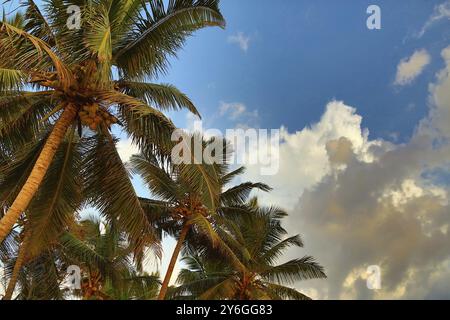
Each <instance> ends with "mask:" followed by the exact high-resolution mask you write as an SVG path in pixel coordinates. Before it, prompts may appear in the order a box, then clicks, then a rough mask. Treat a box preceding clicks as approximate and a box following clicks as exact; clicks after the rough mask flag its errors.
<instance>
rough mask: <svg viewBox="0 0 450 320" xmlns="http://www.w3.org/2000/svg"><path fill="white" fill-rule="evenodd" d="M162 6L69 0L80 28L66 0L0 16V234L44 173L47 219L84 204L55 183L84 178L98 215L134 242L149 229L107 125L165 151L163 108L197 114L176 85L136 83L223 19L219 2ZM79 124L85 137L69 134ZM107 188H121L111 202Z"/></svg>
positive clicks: (178, 1)
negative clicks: (0, 211) (72, 25)
mask: <svg viewBox="0 0 450 320" xmlns="http://www.w3.org/2000/svg"><path fill="white" fill-rule="evenodd" d="M164 3H165V2H164V1H162V0H151V1H141V0H138V1H125V0H109V1H75V2H71V4H76V5H79V6H80V8H81V12H82V28H80V29H79V30H69V29H67V26H66V22H67V20H68V18H69V15H68V13H67V11H66V7H67V5H68V3H67V2H65V1H59V0H49V1H46V6H45V9H44V11H40V9H39V8H38V6H36V4H35V3H34V2H33V1H31V0H30V1H24V2H23V6H24V13H23V14H17V15H16V16H15V17H14V18H13V19H10V20H6V19H3V21H2V22H1V23H0V30H1V33H0V44H1V45H0V61H1V62H0V79H1V80H2V81H1V88H0V106H1V108H0V119H1V127H0V145H1V148H2V151H4V154H6V155H7V157H6V158H4V159H2V160H3V161H2V166H3V167H2V169H3V170H2V175H1V176H0V183H2V184H3V185H2V188H1V190H2V191H3V190H7V189H6V187H4V186H5V183H7V182H8V181H11V179H16V178H18V179H17V180H16V181H15V188H13V189H14V192H9V193H8V194H5V195H3V196H2V198H1V199H0V200H1V202H2V206H4V207H7V208H8V210H7V212H6V213H5V215H4V217H3V218H2V219H1V221H0V241H3V240H4V239H5V237H6V235H7V234H8V233H9V232H10V231H11V228H12V227H13V225H14V224H15V223H16V222H17V220H18V218H19V217H20V215H21V214H22V213H23V212H24V211H25V210H26V209H27V208H29V206H30V203H31V202H32V201H33V199H36V195H37V194H38V192H41V190H40V188H39V187H40V186H41V184H42V183H43V181H44V178H48V177H49V174H51V173H54V177H53V178H55V179H50V178H48V179H47V180H49V181H48V182H49V183H50V180H51V181H56V182H57V183H56V185H55V186H54V188H45V191H42V192H45V193H46V194H45V198H47V199H48V198H54V199H55V201H54V202H55V203H54V205H52V206H50V209H48V208H47V210H44V211H47V214H48V216H51V217H52V219H55V220H57V219H59V220H60V221H59V222H63V221H64V218H62V217H61V216H59V217H58V214H57V213H58V211H72V212H73V210H67V209H69V208H68V207H76V206H77V202H81V199H67V198H66V199H61V197H60V195H61V196H62V198H64V197H72V196H71V195H69V194H71V192H69V191H71V190H64V191H65V192H61V191H62V190H61V189H62V188H66V187H67V188H69V189H70V186H72V185H74V184H78V183H84V184H85V186H86V187H85V190H87V193H86V194H85V195H86V197H85V199H86V198H87V199H90V202H91V203H93V204H94V206H96V207H97V208H99V209H100V211H101V212H102V213H103V214H104V215H109V216H111V215H119V223H120V225H121V227H123V228H124V229H125V230H126V231H127V232H128V234H129V236H130V238H131V239H134V240H136V239H138V238H139V237H141V236H142V234H143V233H147V232H150V231H151V230H149V228H150V227H149V226H148V225H147V224H146V220H145V219H144V214H143V212H142V209H141V208H140V205H139V201H138V199H137V197H136V196H135V193H134V191H133V190H132V187H131V183H130V182H129V181H128V177H127V173H126V170H125V169H124V168H123V165H122V164H121V161H120V158H119V157H118V154H117V151H116V149H115V146H114V142H115V140H114V139H113V138H112V137H111V135H110V127H111V125H114V124H116V123H117V124H119V125H120V126H121V127H122V129H123V130H125V131H126V132H127V133H128V134H129V135H130V136H131V137H132V138H133V140H134V141H135V142H136V143H137V144H138V145H139V146H141V147H142V148H152V147H153V146H154V145H155V144H158V145H160V146H161V148H163V145H164V143H165V142H167V141H168V138H169V137H170V133H171V131H172V130H173V129H174V126H173V124H172V123H171V122H170V120H169V119H167V118H166V117H165V116H164V114H163V113H162V112H161V110H168V109H179V108H187V109H189V110H191V111H192V112H194V113H197V111H196V109H195V107H194V105H193V104H192V102H191V101H190V100H189V99H188V98H187V97H186V96H185V95H184V94H182V93H181V92H179V91H178V90H177V89H176V88H174V87H173V86H170V85H157V84H151V83H145V82H142V80H145V79H147V78H151V77H152V76H156V75H158V74H159V73H161V72H164V71H165V69H166V67H167V64H168V57H169V56H171V55H175V54H176V51H177V50H178V49H179V48H180V47H181V46H182V44H183V43H184V41H185V39H186V37H187V36H189V35H190V34H191V33H192V32H193V31H195V30H197V29H199V28H202V27H205V26H223V25H224V20H223V18H222V16H221V14H220V11H219V8H218V1H216V0H214V1H211V0H195V1H194V0H192V1H186V0H175V1H169V2H168V4H167V5H165V4H164ZM113 75H116V77H113ZM114 78H116V80H114ZM27 89H33V90H32V91H28V90H27ZM85 129H88V132H87V135H84V136H82V137H77V136H76V134H75V133H76V132H77V131H78V133H80V136H81V133H82V131H83V130H85ZM169 141H170V140H169ZM36 155H38V156H36ZM81 156H83V159H80V157H81ZM58 159H59V160H60V161H57V160H58ZM54 160H55V162H54ZM81 162H82V168H80V163H81ZM105 162H107V163H105ZM83 167H84V171H86V172H88V174H87V175H86V178H85V179H83V181H77V179H76V178H75V177H74V176H73V174H72V173H73V171H75V170H83ZM19 168H20V169H19ZM87 168H89V169H87ZM89 171H90V173H91V174H89ZM106 172H108V173H106ZM93 173H95V174H93ZM102 177H103V179H108V181H105V180H103V181H102ZM17 181H19V183H17ZM106 182H108V183H107V184H105V183H106ZM98 186H103V188H101V189H102V190H101V192H98V191H100V190H97V191H95V190H94V189H95V187H98ZM114 189H115V190H114ZM124 191H126V192H124ZM75 194H76V192H75ZM108 194H109V195H111V194H115V195H117V194H125V195H124V196H123V197H122V198H120V199H118V198H115V200H116V201H111V198H107V197H106V196H107V195H108ZM52 195H53V197H52ZM49 196H50V197H49ZM119 197H120V196H119ZM73 200H78V201H73ZM70 209H74V208H70ZM124 209H127V210H124ZM39 212H42V211H41V210H39ZM119 212H120V214H119ZM44 220H45V219H44ZM30 223H31V224H32V222H30ZM59 227H61V226H59ZM56 230H58V228H56ZM47 240H48V239H47Z"/></svg>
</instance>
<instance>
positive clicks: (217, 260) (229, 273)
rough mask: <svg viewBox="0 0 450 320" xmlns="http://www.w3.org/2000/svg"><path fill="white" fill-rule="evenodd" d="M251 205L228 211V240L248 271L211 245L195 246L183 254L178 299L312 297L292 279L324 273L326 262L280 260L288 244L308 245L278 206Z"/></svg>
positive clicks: (178, 280) (176, 294)
mask: <svg viewBox="0 0 450 320" xmlns="http://www.w3.org/2000/svg"><path fill="white" fill-rule="evenodd" d="M249 206H250V207H251V208H252V211H253V213H252V214H236V215H234V216H232V217H228V226H229V229H228V230H227V231H226V232H227V233H230V234H231V235H232V237H233V238H234V241H233V242H228V245H229V246H230V248H232V249H233V251H234V252H235V254H236V256H237V257H238V258H239V259H240V261H241V262H242V264H243V265H244V266H245V269H244V272H242V270H236V269H235V268H233V266H232V265H230V264H228V263H227V262H226V261H224V260H223V258H221V257H220V256H219V255H217V253H216V252H215V251H213V250H211V249H210V248H207V247H204V248H203V249H202V250H199V249H198V248H196V249H195V250H191V252H190V254H189V255H187V256H186V257H185V258H184V262H185V264H186V265H187V268H186V269H183V270H181V272H180V274H179V276H178V279H177V282H178V283H179V284H180V286H179V287H177V288H175V289H173V291H172V293H171V295H172V297H173V298H175V299H180V298H182V299H202V300H203V299H205V300H220V299H231V300H283V299H295V300H305V299H309V298H308V297H307V296H306V295H304V294H302V293H300V292H299V291H297V290H296V289H294V288H291V287H288V286H286V285H289V284H290V285H292V284H294V282H295V281H298V280H308V279H318V278H319V279H320V278H325V277H326V275H325V273H324V270H323V268H322V267H321V266H320V265H319V264H317V263H316V262H315V261H314V259H313V258H312V257H310V256H305V257H303V258H299V259H293V260H290V261H287V262H285V263H281V264H277V260H278V259H279V258H280V257H281V256H282V254H283V252H284V251H285V250H286V249H287V248H289V247H303V243H302V241H301V239H300V237H299V236H293V237H286V235H287V232H286V230H285V229H284V228H283V227H282V226H281V219H282V218H283V217H285V216H286V213H285V212H284V211H283V210H280V209H279V208H276V207H271V208H265V207H259V206H258V205H257V202H256V200H252V201H251V203H250V204H249Z"/></svg>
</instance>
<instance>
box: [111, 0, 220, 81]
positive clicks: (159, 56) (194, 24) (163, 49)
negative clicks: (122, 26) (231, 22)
mask: <svg viewBox="0 0 450 320" xmlns="http://www.w3.org/2000/svg"><path fill="white" fill-rule="evenodd" d="M149 5H150V10H145V11H146V17H140V18H139V19H138V20H137V21H136V22H135V24H134V26H133V28H132V29H131V31H130V32H129V33H128V34H127V35H126V37H124V39H123V41H122V43H121V44H120V45H119V46H118V47H117V49H116V50H115V51H114V53H113V56H114V59H115V61H116V63H117V67H118V68H119V70H120V71H121V73H122V74H123V75H124V76H125V77H126V78H133V77H141V76H154V75H157V74H158V73H160V72H165V70H166V67H167V64H168V62H167V59H168V57H169V56H175V55H176V51H177V50H179V49H180V48H181V47H182V46H183V44H184V42H185V40H186V38H187V37H188V36H190V35H191V34H192V33H193V32H194V31H196V30H198V29H201V28H204V27H208V26H219V27H224V25H225V21H224V18H223V17H222V15H221V13H220V10H219V1H218V0H171V1H169V3H168V6H167V8H166V6H165V5H164V1H163V0H150V1H149ZM145 9H147V8H145Z"/></svg>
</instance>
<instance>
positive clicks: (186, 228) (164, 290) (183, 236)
mask: <svg viewBox="0 0 450 320" xmlns="http://www.w3.org/2000/svg"><path fill="white" fill-rule="evenodd" d="M190 228H191V226H190V224H188V223H185V224H184V226H183V229H182V230H181V233H180V237H179V238H178V242H177V245H176V247H175V250H174V251H173V254H172V258H171V259H170V263H169V267H168V268H167V272H166V276H165V278H164V281H163V283H162V285H161V291H160V292H159V296H158V300H164V299H165V298H166V294H167V289H168V288H169V282H170V278H171V277H172V273H173V269H174V268H175V264H176V263H177V259H178V255H179V254H180V251H181V247H182V246H183V243H184V240H185V239H186V236H187V233H188V232H189V229H190Z"/></svg>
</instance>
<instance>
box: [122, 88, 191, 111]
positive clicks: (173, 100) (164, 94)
mask: <svg viewBox="0 0 450 320" xmlns="http://www.w3.org/2000/svg"><path fill="white" fill-rule="evenodd" d="M118 85H119V87H120V88H121V90H122V91H123V93H125V94H127V95H129V96H132V97H135V98H138V99H140V100H142V101H144V102H145V103H146V104H148V105H149V106H154V107H155V108H158V109H160V110H181V109H187V110H189V111H190V112H192V113H193V114H195V115H197V116H200V114H199V112H198V111H197V109H196V108H195V106H194V104H193V103H192V101H191V100H190V99H189V98H188V97H187V96H186V95H185V94H184V93H182V92H181V91H179V90H178V89H177V88H176V87H175V86H173V85H169V84H153V83H143V82H131V81H119V82H118Z"/></svg>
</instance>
